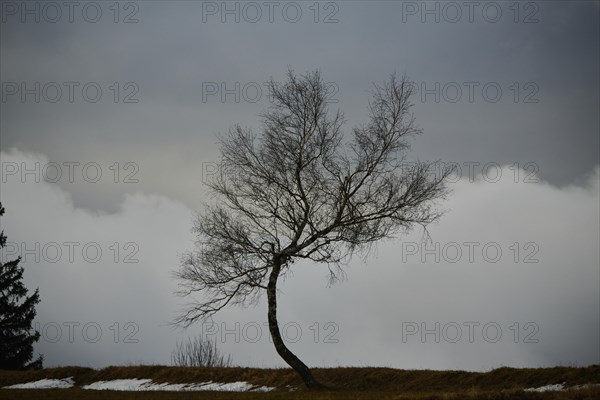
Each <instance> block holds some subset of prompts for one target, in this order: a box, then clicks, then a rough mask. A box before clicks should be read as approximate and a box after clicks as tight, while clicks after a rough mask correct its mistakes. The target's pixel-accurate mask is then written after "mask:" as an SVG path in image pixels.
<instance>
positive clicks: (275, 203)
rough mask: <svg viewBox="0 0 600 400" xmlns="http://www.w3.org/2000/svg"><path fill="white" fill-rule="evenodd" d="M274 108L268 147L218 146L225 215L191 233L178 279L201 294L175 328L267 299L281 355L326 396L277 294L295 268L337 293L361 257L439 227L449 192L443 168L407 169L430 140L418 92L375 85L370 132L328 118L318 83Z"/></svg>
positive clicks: (226, 141) (286, 93)
mask: <svg viewBox="0 0 600 400" xmlns="http://www.w3.org/2000/svg"><path fill="white" fill-rule="evenodd" d="M269 86H270V93H271V96H272V103H271V105H270V108H269V109H268V110H267V111H266V112H264V113H263V114H262V115H261V116H262V122H263V128H262V131H261V133H260V134H259V135H257V134H255V133H254V132H252V131H251V130H248V129H242V128H241V127H239V126H236V127H235V128H233V129H231V130H230V131H229V134H228V135H225V136H224V137H222V138H221V143H220V144H221V161H220V168H219V172H218V173H217V174H216V175H215V178H214V179H213V180H211V181H210V182H208V186H209V188H210V189H211V190H212V192H213V194H214V195H215V196H216V198H217V199H218V203H216V204H214V205H207V206H206V208H205V210H204V212H203V213H201V214H200V215H199V216H198V218H197V220H196V222H195V225H194V232H195V233H196V234H197V238H198V241H197V246H196V248H195V249H194V250H193V251H191V252H189V253H188V254H186V255H185V256H184V257H183V258H182V265H181V267H180V269H179V270H178V271H177V272H176V276H177V277H178V278H179V280H180V291H179V294H180V295H183V296H187V295H190V294H193V293H197V292H201V293H202V294H204V295H205V296H207V299H206V300H203V301H198V300H195V301H194V302H193V303H192V304H190V306H189V307H188V308H187V309H185V310H184V312H183V313H182V314H181V315H180V316H178V318H177V319H176V322H177V323H179V324H181V325H183V326H189V325H191V324H192V323H194V322H196V321H197V320H199V319H204V318H207V317H210V316H212V315H213V314H214V313H216V312H217V311H219V310H221V309H222V308H224V307H226V306H228V305H242V306H243V305H248V304H250V303H252V302H255V301H257V300H258V298H259V296H260V295H261V294H262V293H263V292H264V291H266V293H267V301H268V322H269V331H270V334H271V336H272V339H273V343H274V345H275V349H276V350H277V353H278V354H279V355H280V356H281V357H282V358H283V359H284V360H285V361H286V362H287V364H289V365H290V366H291V367H292V368H294V369H295V370H296V371H297V372H298V373H299V374H300V376H301V377H302V379H303V381H304V383H305V384H306V386H307V387H310V388H316V387H321V385H320V383H319V382H318V381H317V380H316V379H315V378H314V377H313V375H312V373H311V371H310V369H309V368H308V367H307V366H306V365H305V364H304V363H303V362H302V361H301V360H300V359H299V358H298V357H296V355H294V354H293V353H292V352H291V351H290V349H288V347H287V346H286V345H285V343H284V341H283V339H282V337H281V333H280V330H279V325H278V321H277V282H278V280H279V278H280V277H282V276H285V274H286V273H287V272H288V271H289V270H290V266H291V264H293V263H294V261H296V260H300V259H306V260H311V261H313V262H317V263H324V264H326V265H327V267H328V269H329V279H330V281H331V282H334V281H336V280H338V279H340V278H341V277H342V276H343V274H344V272H343V266H344V264H345V263H346V262H347V261H348V260H349V259H350V257H351V256H352V254H354V253H355V252H356V251H368V249H369V247H370V245H372V244H373V243H375V242H377V241H378V240H380V239H383V238H388V237H392V236H394V235H395V234H397V233H402V232H405V231H407V230H408V229H410V228H411V227H412V226H413V225H414V224H420V225H426V224H428V223H430V222H432V221H434V220H435V219H437V218H438V217H439V216H440V213H438V212H437V211H436V210H435V200H437V199H441V198H443V197H444V196H445V194H446V189H445V185H444V180H445V178H446V176H447V175H448V173H449V172H450V171H448V170H444V171H443V172H442V174H440V175H439V176H437V177H436V176H432V174H431V173H430V172H431V170H432V167H433V166H434V165H433V164H434V163H427V162H415V163H406V162H405V154H406V152H407V151H408V150H409V148H410V144H409V139H410V138H412V137H413V136H415V135H417V134H419V133H420V132H421V130H420V129H419V128H417V127H416V126H415V123H414V118H413V116H412V113H411V111H410V110H411V107H412V103H411V102H410V97H411V95H412V94H413V86H412V85H411V84H410V83H409V82H408V81H407V79H406V78H405V77H402V78H401V79H397V78H396V76H395V75H392V77H391V79H390V80H389V82H387V83H386V84H384V85H383V86H378V85H374V90H373V92H372V99H371V101H370V102H369V108H368V110H369V117H370V118H369V122H368V123H367V124H365V125H363V126H358V127H355V128H354V129H353V130H352V137H351V138H350V140H348V141H347V142H346V141H345V139H346V138H345V137H344V135H343V132H342V129H341V128H342V125H343V123H344V117H343V115H342V114H341V112H340V111H337V112H331V111H330V110H329V108H328V91H327V85H326V83H325V82H324V81H323V80H322V78H321V76H320V73H319V72H318V71H315V72H309V73H307V74H306V75H300V76H298V75H296V74H295V73H294V72H293V71H291V70H290V71H289V72H288V74H287V80H286V81H285V82H283V83H282V84H278V83H277V82H275V81H273V80H271V82H270V85H269Z"/></svg>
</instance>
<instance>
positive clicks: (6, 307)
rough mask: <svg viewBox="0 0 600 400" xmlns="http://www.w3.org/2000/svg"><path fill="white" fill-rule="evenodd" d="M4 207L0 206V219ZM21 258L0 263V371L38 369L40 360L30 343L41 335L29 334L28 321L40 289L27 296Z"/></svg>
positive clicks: (3, 240) (3, 239) (0, 238)
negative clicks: (36, 357)
mask: <svg viewBox="0 0 600 400" xmlns="http://www.w3.org/2000/svg"><path fill="white" fill-rule="evenodd" d="M3 214H4V207H2V203H0V216H2V215H3ZM5 244H6V236H4V231H2V232H0V247H2V248H3V247H4V246H5ZM20 261H21V257H19V258H17V259H16V260H13V261H8V262H6V263H4V264H3V263H1V262H0V369H11V370H21V369H40V368H42V361H43V357H42V356H40V357H39V358H38V359H36V360H35V361H33V362H31V363H30V361H31V359H32V358H33V343H35V342H37V341H38V340H39V338H40V333H39V332H37V331H35V332H32V328H31V322H32V321H33V319H34V318H35V305H36V304H37V303H39V302H40V295H39V290H38V289H36V290H35V292H34V293H33V294H32V295H31V296H29V297H27V289H26V288H25V286H24V285H23V282H22V281H21V280H22V279H23V268H22V267H19V262H20Z"/></svg>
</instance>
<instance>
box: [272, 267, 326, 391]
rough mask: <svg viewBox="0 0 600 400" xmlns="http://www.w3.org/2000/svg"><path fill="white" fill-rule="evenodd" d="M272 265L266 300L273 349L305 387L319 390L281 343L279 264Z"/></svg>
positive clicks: (313, 380) (305, 370)
mask: <svg viewBox="0 0 600 400" xmlns="http://www.w3.org/2000/svg"><path fill="white" fill-rule="evenodd" d="M273 264H274V265H273V270H272V271H271V275H270V276H269V284H268V286H267V299H268V304H269V313H268V317H269V331H270V332H271V337H272V338H273V344H274V345H275V349H276V350H277V353H278V354H279V355H280V356H281V358H283V359H284V361H285V362H286V363H288V365H289V366H290V367H292V368H294V370H296V372H298V374H299V375H300V377H301V378H302V380H303V381H304V384H305V385H306V387H308V388H321V387H322V385H321V384H320V383H319V382H317V380H316V379H315V378H314V377H313V375H312V373H311V372H310V369H309V368H308V367H307V366H306V364H304V363H303V362H302V361H301V360H300V359H299V358H298V357H296V356H295V355H294V353H292V352H291V351H290V349H288V348H287V346H286V345H285V343H284V342H283V339H282V338H281V333H280V332H279V324H278V323H277V278H279V272H280V271H281V264H280V263H279V262H277V261H276V262H274V263H273Z"/></svg>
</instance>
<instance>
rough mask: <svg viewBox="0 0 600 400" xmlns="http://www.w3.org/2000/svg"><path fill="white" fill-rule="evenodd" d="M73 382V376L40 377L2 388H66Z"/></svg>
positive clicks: (71, 385)
mask: <svg viewBox="0 0 600 400" xmlns="http://www.w3.org/2000/svg"><path fill="white" fill-rule="evenodd" d="M74 384H75V382H73V378H72V377H69V378H64V379H42V380H39V381H35V382H27V383H19V384H16V385H12V386H5V387H4V389H68V388H70V387H73V385H74Z"/></svg>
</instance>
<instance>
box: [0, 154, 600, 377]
mask: <svg viewBox="0 0 600 400" xmlns="http://www.w3.org/2000/svg"><path fill="white" fill-rule="evenodd" d="M0 158H1V160H2V163H7V162H17V163H21V162H22V161H23V162H26V163H34V162H36V161H37V162H40V163H45V162H47V160H46V159H45V157H44V156H43V155H40V154H30V153H23V152H20V151H17V150H11V151H9V152H2V154H1V157H0ZM502 172H503V178H502V180H500V181H499V182H496V183H488V182H486V181H485V180H482V179H481V178H479V179H478V180H476V181H475V182H468V181H467V180H466V179H463V180H462V181H460V182H458V183H456V184H454V185H453V189H454V192H453V194H452V195H451V196H450V198H449V199H448V201H447V202H446V203H444V204H443V206H444V208H447V209H448V210H449V211H448V213H447V214H446V215H445V216H444V217H443V218H442V220H441V221H440V222H439V223H438V224H436V225H434V226H431V227H430V229H429V231H430V233H431V239H432V240H433V242H434V243H435V242H438V243H439V246H440V247H439V251H437V254H436V252H435V251H434V253H427V252H425V253H423V254H421V249H422V247H421V248H419V247H418V245H417V242H419V240H420V239H421V237H422V235H421V232H420V231H415V232H412V233H411V234H409V235H407V236H405V237H403V238H402V240H392V241H389V242H386V243H383V244H380V245H379V246H378V249H377V251H376V253H375V254H373V255H372V256H371V257H370V258H369V259H368V261H367V263H366V264H363V263H361V262H360V261H358V260H356V261H353V262H352V263H351V265H350V266H349V268H348V269H347V272H348V280H347V281H346V282H343V283H340V284H338V285H336V286H334V287H332V288H327V287H326V279H325V275H326V274H325V270H324V266H312V265H310V264H303V263H300V264H298V265H295V266H294V268H295V269H294V270H295V273H294V275H293V276H291V277H290V278H288V279H287V280H286V281H285V282H284V283H283V284H282V285H281V290H282V293H281V297H280V307H279V313H280V319H281V321H282V322H283V323H286V322H290V323H289V324H288V325H287V334H288V336H289V337H291V338H292V339H293V338H294V337H295V336H296V333H297V332H296V331H297V329H298V327H300V328H301V329H302V337H301V338H300V339H299V340H298V342H297V343H294V344H290V346H291V347H292V349H294V350H297V352H298V355H299V356H300V357H301V358H302V359H305V360H306V361H307V362H308V363H309V364H311V365H328V366H336V365H338V364H341V365H349V364H352V365H385V366H392V367H401V368H444V369H445V368H464V369H487V368H491V367H497V366H500V365H511V366H532V367H537V366H542V365H555V364H559V363H562V364H567V363H579V364H589V363H595V362H598V358H597V357H598V352H599V347H598V346H599V345H598V341H597V338H598V334H599V332H598V318H599V317H598V313H599V309H598V307H599V305H598V300H599V288H598V279H599V277H598V274H599V270H598V265H599V250H598V241H599V232H598V226H599V225H600V221H599V218H600V217H599V210H598V202H599V200H600V199H599V197H600V196H599V185H598V180H599V177H600V169H599V168H596V170H595V171H594V172H593V173H592V174H591V175H590V177H589V180H588V182H587V184H586V185H585V186H569V187H563V188H557V187H554V186H551V185H548V184H545V183H538V184H532V183H529V184H528V183H523V182H520V183H515V182H514V179H513V174H514V171H513V170H511V169H509V168H508V167H505V168H504V169H503V170H502ZM14 178H15V177H14V176H10V177H8V178H7V180H6V182H4V181H3V182H2V192H1V196H2V197H1V200H2V203H3V205H4V206H5V207H6V210H7V212H6V214H5V216H4V217H3V218H2V229H4V230H5V233H6V234H7V236H8V241H9V242H13V243H22V242H25V243H27V248H28V249H32V248H33V246H34V245H33V243H35V242H39V243H40V250H39V252H37V253H38V255H39V256H40V262H39V263H37V262H35V260H34V255H32V254H31V253H30V254H28V255H26V257H25V259H24V260H23V262H22V265H23V266H24V267H25V270H26V272H25V279H26V284H27V286H28V287H29V288H35V287H39V288H40V294H41V299H42V301H41V303H40V304H39V306H38V317H37V320H38V321H39V322H40V324H41V326H42V327H45V328H46V331H45V332H43V333H44V337H43V338H42V340H41V341H40V343H39V344H38V345H37V350H38V351H40V352H42V353H44V354H45V356H46V364H47V365H57V364H62V365H65V364H78V365H90V366H104V365H109V364H126V363H137V362H154V363H168V362H169V355H170V351H171V349H172V348H173V345H174V342H175V339H176V338H177V337H181V336H182V335H184V336H185V335H187V334H191V333H193V332H197V331H199V330H200V327H199V326H198V327H196V328H194V329H192V331H189V332H184V333H181V332H178V331H173V330H172V329H171V328H170V327H168V326H165V323H167V322H168V321H170V320H171V319H172V318H173V317H174V316H175V314H176V311H177V309H178V305H180V304H181V303H182V300H181V299H178V298H176V297H175V296H174V295H173V294H172V292H173V290H174V289H175V285H176V283H175V282H174V280H173V279H172V277H171V273H172V271H173V270H174V269H175V268H176V267H177V260H178V254H179V253H181V252H183V251H184V250H186V249H190V248H191V246H192V242H193V237H192V235H191V233H190V227H191V222H192V210H190V209H188V208H187V207H185V206H184V205H182V204H181V203H179V202H177V201H174V200H172V199H170V198H168V197H165V196H157V195H151V194H146V193H133V194H128V195H126V196H125V197H124V198H123V200H122V202H121V204H120V205H119V207H118V211H117V212H116V213H112V214H107V213H97V212H92V211H87V210H82V209H78V208H75V207H74V205H73V202H72V200H71V198H70V195H69V194H68V192H66V191H64V190H63V189H61V188H59V187H58V186H57V185H56V184H51V183H45V182H40V183H35V182H33V181H32V180H31V179H29V180H27V181H26V182H21V180H20V179H14ZM67 242H78V243H79V245H78V246H75V247H74V260H73V262H70V260H69V259H68V247H67V246H66V245H64V243H67ZM409 242H413V243H409ZM468 242H478V243H479V244H478V245H471V246H472V247H473V249H474V253H473V262H470V260H469V254H468V250H469V247H468V246H467V245H465V243H468ZM51 243H56V244H57V245H56V246H55V245H52V244H51ZM94 243H96V244H97V245H95V244H94ZM113 243H118V247H119V248H120V251H119V255H118V260H117V262H115V260H114V257H115V248H114V247H111V246H112V244H113ZM402 243H404V244H402ZM514 243H517V247H518V248H519V252H518V254H517V253H516V249H517V247H511V246H513V245H514ZM49 244H50V245H49ZM85 244H88V250H89V254H88V256H91V257H95V252H94V251H93V250H94V248H97V247H99V248H101V250H102V257H101V258H100V260H99V261H98V262H96V263H92V262H87V261H86V260H85V259H84V257H83V254H82V248H83V246H84V245H85ZM486 244H487V246H486ZM53 246H54V247H53ZM57 246H58V247H59V248H61V250H62V251H63V254H62V256H61V258H60V259H59V260H58V261H57V262H54V263H52V262H48V259H51V258H54V257H55V256H56V254H55V252H54V251H55V250H56V247H57ZM136 246H137V247H136ZM430 246H431V245H430ZM484 247H485V248H486V249H487V250H488V252H487V254H483V253H482V249H483V248H484ZM497 248H500V249H501V250H502V255H501V256H500V257H499V260H498V261H497V262H495V263H493V262H490V261H486V257H487V259H488V260H489V259H492V258H495V257H496V255H495V250H496V249H497ZM44 249H45V250H44ZM457 249H460V250H461V251H462V252H463V253H462V256H461V257H460V258H459V260H458V261H457V262H454V263H452V262H450V261H451V259H452V258H454V257H456V253H455V251H456V250H457ZM9 250H10V249H9ZM135 250H137V251H135ZM44 251H46V253H44ZM132 252H133V253H135V254H133V253H132ZM127 254H133V255H132V257H133V259H137V260H139V262H137V263H124V262H123V260H124V257H125V256H126V255H127ZM436 255H437V256H439V257H440V260H439V262H435V256H436ZM526 256H529V259H530V260H538V262H537V263H525V262H524V260H525V257H526ZM421 257H424V259H425V262H422V258H421ZM515 257H517V259H516V261H517V262H515ZM9 258H11V257H9ZM262 300H263V301H262V302H261V304H259V306H257V307H256V308H249V309H230V310H226V311H224V312H223V313H222V314H221V315H219V316H217V318H216V319H215V322H217V324H224V325H218V326H219V328H226V329H228V330H229V331H228V332H225V334H224V336H219V341H223V343H221V344H220V347H221V349H222V350H224V351H225V352H230V353H232V354H233V356H234V360H235V361H236V362H238V363H241V364H250V365H256V366H273V365H282V362H281V361H280V360H279V358H278V356H277V355H276V353H275V351H274V349H273V348H272V344H271V343H269V340H268V339H267V336H268V330H267V329H266V326H265V325H262V324H263V322H265V321H266V312H265V305H264V301H265V299H262ZM128 322H132V323H133V324H130V325H126V323H128ZM237 322H239V325H236V323H237ZM328 322H332V324H329V325H327V323H328ZM436 322H439V324H440V331H439V333H440V343H435V334H434V333H431V334H428V335H427V336H426V337H425V339H426V341H425V343H422V342H421V338H420V334H419V333H417V334H414V335H405V339H406V340H405V341H404V342H403V323H404V329H405V330H406V329H408V328H415V327H417V328H418V329H419V330H421V328H422V326H421V323H425V327H426V328H427V329H434V328H435V326H436V325H435V323H436ZM470 322H473V323H478V324H479V325H471V326H473V334H474V337H473V343H470V341H469V337H468V336H469V328H468V326H469V325H468V324H469V323H470ZM528 322H529V323H531V324H529V325H526V324H527V323H528ZM115 323H118V326H117V325H115ZM316 323H318V324H316ZM486 323H490V325H488V331H487V334H488V335H487V339H493V338H494V336H495V335H496V332H495V329H496V328H497V327H500V328H501V329H502V334H501V336H500V338H499V340H498V341H497V343H488V342H487V341H486V340H485V339H486V337H484V335H483V332H482V327H483V326H484V325H485V324H486ZM515 323H518V332H519V335H518V337H515V331H517V325H515ZM77 324H78V325H77ZM85 324H87V325H85ZM69 326H72V328H71V329H72V332H73V337H72V338H71V337H69V333H70V332H69V330H70V329H69ZM84 326H86V328H87V332H86V334H87V336H86V337H84V335H83V332H82V330H83V327H84ZM457 326H458V327H460V329H461V331H462V336H461V338H460V339H458V340H457V342H456V343H451V339H453V338H454V337H455V335H456V328H457ZM57 327H60V330H61V331H60V332H61V334H62V336H61V337H60V338H57V335H56V333H57V330H56V328H57ZM98 327H100V328H101V329H102V336H101V337H100V338H99V340H98V341H97V342H96V343H92V342H93V339H95V336H96V329H97V328H98ZM137 327H139V330H137ZM444 327H445V330H444ZM205 328H206V326H205ZM258 331H260V333H261V334H262V338H261V339H260V340H258V342H257V343H248V341H247V340H246V341H245V340H244V338H250V339H253V338H254V337H255V336H256V334H257V333H258ZM219 333H223V332H222V329H220V332H219ZM405 333H406V332H405ZM128 335H129V336H128ZM527 335H529V336H527ZM236 336H237V337H236ZM526 337H527V338H528V340H530V341H531V340H532V339H536V340H537V341H538V343H524V341H525V338H526ZM126 338H127V340H125V339H126ZM54 339H56V343H52V341H53V340H54ZM71 339H72V340H71ZM131 339H137V340H138V343H132V342H131ZM236 339H237V341H238V342H239V343H236ZM515 339H516V340H517V342H518V343H515ZM332 340H337V341H338V342H337V343H334V342H332ZM115 341H116V342H117V343H115ZM315 342H317V343H315Z"/></svg>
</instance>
